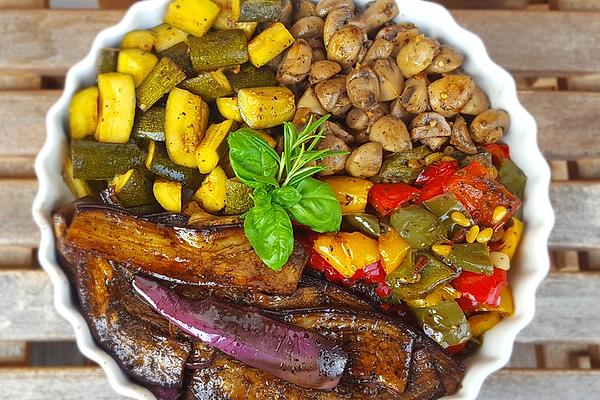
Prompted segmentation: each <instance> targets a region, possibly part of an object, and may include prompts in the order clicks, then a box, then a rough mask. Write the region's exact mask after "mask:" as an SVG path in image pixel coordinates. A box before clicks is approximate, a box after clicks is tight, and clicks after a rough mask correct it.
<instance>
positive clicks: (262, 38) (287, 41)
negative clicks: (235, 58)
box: [239, 0, 294, 68]
mask: <svg viewBox="0 0 600 400" xmlns="http://www.w3.org/2000/svg"><path fill="white" fill-rule="evenodd" d="M261 1H264V0H261ZM242 6H243V3H242ZM293 43H294V37H293V36H292V34H291V33H290V32H289V31H288V30H287V29H286V27H285V26H284V25H283V24H282V23H281V22H276V23H274V24H273V25H271V26H269V27H268V28H267V29H265V30H264V31H262V32H261V33H259V34H258V35H256V36H255V37H254V39H252V40H251V41H250V43H248V55H249V59H250V62H251V63H252V65H254V66H255V67H257V68H258V67H262V66H263V65H265V64H267V63H268V62H269V61H271V60H272V59H273V58H275V57H276V56H277V55H278V54H280V53H282V52H283V51H284V50H285V49H287V48H288V47H290V46H291V45H292V44H293ZM239 64H242V63H239Z"/></svg>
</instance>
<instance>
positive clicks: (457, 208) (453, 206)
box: [421, 185, 473, 238]
mask: <svg viewBox="0 0 600 400" xmlns="http://www.w3.org/2000/svg"><path fill="white" fill-rule="evenodd" d="M426 187H427V185H426ZM421 199H422V197H421ZM423 205H424V206H425V207H426V208H427V209H428V210H429V211H431V212H432V213H433V215H435V216H436V217H438V218H439V220H440V222H441V223H442V226H443V227H444V228H445V230H446V232H448V234H449V237H450V238H452V237H454V235H455V234H456V233H457V232H458V231H459V230H460V229H462V228H463V226H462V225H460V224H458V223H457V222H456V221H455V219H456V218H455V219H453V218H452V215H453V214H454V213H460V215H461V217H462V218H463V219H466V221H467V223H468V224H469V226H471V225H473V220H472V219H471V217H470V216H469V213H468V212H467V210H465V208H464V207H463V205H462V204H461V203H460V202H459V201H458V199H457V198H456V196H454V195H453V194H452V193H444V194H441V195H439V196H435V197H433V198H430V199H428V200H426V201H424V202H423ZM454 215H455V216H456V215H457V214H454ZM465 225H466V224H465Z"/></svg>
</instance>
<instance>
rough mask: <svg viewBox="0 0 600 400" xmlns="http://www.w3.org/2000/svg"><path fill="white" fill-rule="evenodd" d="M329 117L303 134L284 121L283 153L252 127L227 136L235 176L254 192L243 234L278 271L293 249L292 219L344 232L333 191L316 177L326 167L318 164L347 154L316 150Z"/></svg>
mask: <svg viewBox="0 0 600 400" xmlns="http://www.w3.org/2000/svg"><path fill="white" fill-rule="evenodd" d="M328 118H329V115H327V116H325V117H322V118H320V119H319V120H317V121H312V119H311V120H309V121H308V124H307V125H306V127H305V128H304V129H303V130H302V131H300V132H298V130H297V129H296V127H295V126H294V124H292V123H290V122H286V123H285V124H284V126H283V151H282V153H281V155H280V154H277V152H276V151H275V150H273V149H272V148H271V147H270V146H269V145H268V143H267V142H266V141H265V140H264V139H263V138H262V137H260V135H259V134H258V133H257V132H256V131H254V130H252V129H250V128H242V129H239V130H237V131H235V132H233V133H231V134H230V135H229V136H228V138H227V142H228V144H229V159H230V163H231V167H232V169H233V171H234V172H235V175H236V176H237V178H238V179H239V180H240V181H242V182H244V183H245V184H246V185H248V186H250V187H252V188H254V192H253V195H252V198H253V200H254V207H253V208H252V209H251V210H250V211H248V212H247V213H246V214H244V215H243V216H242V217H243V218H244V232H245V234H246V236H247V237H248V240H249V241H250V244H251V245H252V247H253V248H254V250H255V251H256V254H258V256H259V257H260V258H261V259H262V260H263V261H264V263H265V264H267V265H268V266H269V267H270V268H271V269H274V270H276V271H279V270H281V268H282V267H283V266H284V265H285V263H286V262H287V261H288V259H289V257H290V255H291V254H292V251H293V249H294V231H293V229H292V220H294V221H296V222H298V223H300V224H302V225H305V226H308V227H310V228H311V229H312V230H313V231H315V232H337V231H339V229H340V224H341V223H342V210H341V207H340V203H339V202H338V200H337V198H336V196H335V194H334V193H333V190H332V189H331V187H330V186H329V185H328V184H326V183H324V182H321V181H319V180H317V179H314V178H312V175H314V174H316V173H318V172H321V171H323V170H324V169H325V167H323V166H319V165H314V162H315V161H320V160H322V159H324V158H326V157H331V156H335V155H339V154H346V153H345V152H338V151H332V150H328V149H322V150H316V146H317V144H318V143H319V140H321V139H322V138H323V137H324V130H323V123H325V121H327V119H328Z"/></svg>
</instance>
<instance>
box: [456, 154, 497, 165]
mask: <svg viewBox="0 0 600 400" xmlns="http://www.w3.org/2000/svg"><path fill="white" fill-rule="evenodd" d="M472 161H477V162H478V163H479V164H481V165H483V166H484V167H487V168H494V163H493V162H492V153H488V152H483V153H478V154H473V155H471V156H466V157H464V158H463V159H462V160H460V163H459V165H460V167H461V168H464V167H466V166H467V165H469V164H471V162H472Z"/></svg>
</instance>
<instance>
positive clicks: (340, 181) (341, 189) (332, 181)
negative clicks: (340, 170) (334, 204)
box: [323, 176, 373, 214]
mask: <svg viewBox="0 0 600 400" xmlns="http://www.w3.org/2000/svg"><path fill="white" fill-rule="evenodd" d="M323 182H326V183H328V184H329V186H331V188H332V189H333V192H334V193H335V195H336V197H337V198H338V200H339V202H340V205H341V206H342V214H352V213H361V212H364V211H365V207H366V206H367V198H368V196H369V190H371V187H372V186H373V182H370V181H368V180H366V179H360V178H353V177H350V176H334V177H332V178H326V179H323Z"/></svg>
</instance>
